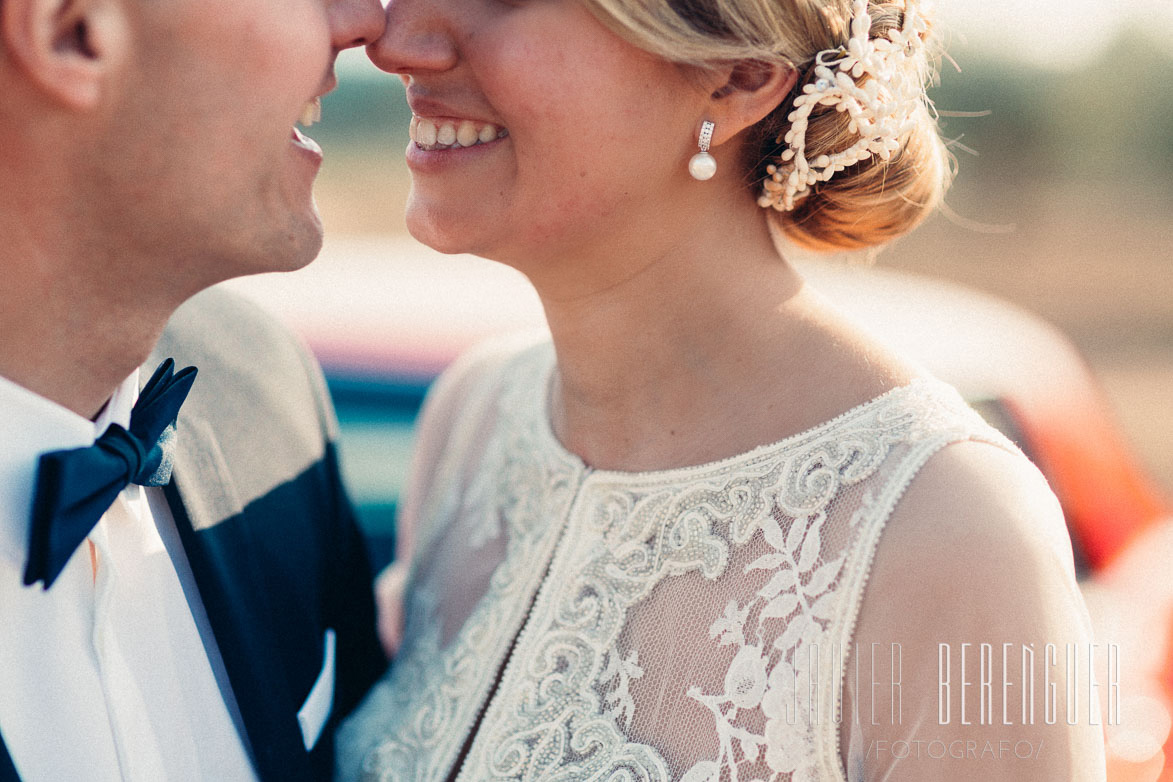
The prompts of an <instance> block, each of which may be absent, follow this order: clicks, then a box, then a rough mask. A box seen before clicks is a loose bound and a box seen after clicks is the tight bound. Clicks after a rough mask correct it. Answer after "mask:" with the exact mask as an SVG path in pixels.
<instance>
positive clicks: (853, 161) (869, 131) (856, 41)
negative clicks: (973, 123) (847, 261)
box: [755, 0, 950, 250]
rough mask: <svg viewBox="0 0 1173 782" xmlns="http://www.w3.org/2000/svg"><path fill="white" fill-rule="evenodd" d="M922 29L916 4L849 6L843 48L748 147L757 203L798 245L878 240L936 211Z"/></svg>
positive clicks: (937, 143) (937, 183)
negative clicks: (754, 153)
mask: <svg viewBox="0 0 1173 782" xmlns="http://www.w3.org/2000/svg"><path fill="white" fill-rule="evenodd" d="M928 33H929V23H928V19H927V18H926V17H925V16H924V15H923V14H922V13H921V9H920V7H919V4H918V2H917V0H905V2H904V5H903V7H901V6H898V5H895V4H892V3H877V4H875V5H872V6H870V7H869V4H868V1H867V0H854V2H853V4H852V18H851V36H850V38H849V39H848V41H847V43H846V45H840V46H838V47H835V48H828V49H824V50H822V51H820V52H818V54H817V55H815V57H814V61H813V62H812V63H811V65H810V66H808V69H807V73H806V78H805V79H803V80H802V82H801V87H800V88H799V89H798V90H797V91H796V93H795V95H794V97H793V98H792V100H791V101H788V102H787V103H786V104H783V106H780V107H779V109H778V110H777V111H775V112H774V115H773V118H774V119H773V122H770V121H769V120H766V121H764V123H763V125H764V126H770V125H773V126H774V127H772V128H766V127H763V130H767V129H769V130H774V131H775V132H774V133H773V134H769V133H766V134H763V136H764V137H763V139H762V141H763V142H764V144H763V145H759V146H758V147H757V148H758V150H759V151H761V152H764V153H765V154H764V155H762V156H761V157H759V160H761V161H762V163H761V164H760V165H759V167H758V170H757V171H756V176H755V181H760V182H762V194H761V196H760V197H759V199H758V203H759V205H761V206H763V207H768V208H772V209H774V210H775V219H776V220H777V221H778V222H779V225H780V226H781V228H782V229H783V230H784V231H785V232H786V233H787V234H788V235H789V236H790V237H791V238H792V239H793V240H794V241H795V242H797V243H799V244H801V245H803V246H806V247H808V248H811V249H816V250H842V249H857V248H861V247H871V246H875V245H879V244H884V243H885V242H888V241H891V240H892V239H895V238H897V237H899V236H901V235H903V234H905V233H907V232H908V231H910V230H912V228H914V227H915V226H916V225H917V224H919V223H920V222H921V221H922V220H923V219H924V218H925V217H926V216H927V215H928V214H929V212H931V211H932V209H933V208H935V207H936V206H937V205H938V204H939V203H940V200H941V197H942V195H943V193H944V191H945V189H946V187H947V185H948V181H949V176H950V172H949V167H948V165H947V153H946V151H945V148H944V144H943V143H942V142H941V140H940V137H939V135H938V133H937V127H936V122H935V120H934V119H933V117H932V115H931V114H930V112H929V109H928V105H929V104H928V99H927V97H926V95H925V86H926V83H927V81H928V79H929V74H930V69H929V67H928V55H927V38H928ZM783 113H785V115H786V116H785V119H784V120H781V121H780V120H779V117H780V115H782V114H783Z"/></svg>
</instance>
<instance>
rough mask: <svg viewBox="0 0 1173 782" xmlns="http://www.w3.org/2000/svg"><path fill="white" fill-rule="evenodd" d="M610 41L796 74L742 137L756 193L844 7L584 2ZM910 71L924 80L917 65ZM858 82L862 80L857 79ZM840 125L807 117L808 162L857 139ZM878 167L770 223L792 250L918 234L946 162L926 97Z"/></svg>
mask: <svg viewBox="0 0 1173 782" xmlns="http://www.w3.org/2000/svg"><path fill="white" fill-rule="evenodd" d="M584 2H585V3H586V5H587V7H588V8H589V9H590V10H591V11H592V13H594V14H595V16H596V17H597V18H599V20H600V21H602V22H603V24H605V25H606V26H608V27H609V28H610V29H611V30H613V31H614V32H615V33H617V34H618V35H620V36H621V37H623V38H624V39H626V40H628V41H629V42H631V43H633V44H634V45H636V46H638V47H640V48H641V49H644V50H646V51H648V52H651V53H653V54H656V55H658V56H660V57H663V58H664V59H666V60H669V61H671V62H676V63H680V64H682V65H687V66H693V67H698V68H706V67H713V66H715V65H720V64H722V63H724V64H728V63H732V62H746V61H757V62H767V63H776V64H781V65H785V66H788V67H791V68H794V69H795V70H796V71H797V74H798V78H797V83H796V85H795V90H794V92H793V93H792V94H791V95H790V96H788V97H787V99H786V100H784V101H782V103H781V104H779V106H778V107H777V108H776V109H774V111H772V112H771V113H770V114H769V115H767V116H766V117H765V118H764V119H763V120H762V121H761V122H759V123H758V124H757V125H755V126H754V127H753V128H752V129H751V130H750V133H749V134H748V141H747V144H746V146H745V149H744V157H743V160H742V163H743V165H744V168H745V172H746V177H747V181H748V182H749V186H750V187H752V188H754V190H755V192H756V191H758V190H760V188H761V183H762V180H763V179H765V178H766V176H767V171H766V167H767V166H769V165H771V164H774V165H777V164H778V162H779V156H780V155H781V153H782V152H783V151H784V150H785V149H786V145H785V143H784V142H783V141H782V139H783V136H785V134H786V131H787V130H788V128H789V121H788V119H787V116H788V115H789V114H790V112H791V110H792V108H793V107H792V101H793V98H794V97H795V96H796V95H798V94H799V93H800V91H801V89H802V87H803V86H804V85H805V84H807V83H808V82H809V81H810V77H811V75H812V73H813V67H812V66H813V65H814V60H815V57H816V55H817V54H818V53H819V52H821V51H826V50H828V49H837V48H839V47H841V46H845V45H846V44H847V41H848V39H849V37H850V29H851V0H584ZM868 12H869V14H870V16H871V18H872V24H871V30H870V35H871V37H872V38H877V37H881V36H884V35H886V34H887V32H888V31H889V30H891V29H892V28H894V27H896V28H899V27H900V25H901V24H902V22H903V17H904V6H903V0H871V2H869V3H868ZM919 67H920V69H921V71H922V73H923V74H924V77H925V80H926V81H927V80H928V77H929V75H930V74H931V72H932V71H931V69H930V68H929V67H928V64H927V63H920V64H919ZM863 78H865V79H866V78H867V76H866V75H865V76H864V77H863ZM849 123H850V118H849V117H848V116H847V114H846V113H844V112H841V111H836V110H835V108H834V107H823V106H820V107H818V108H817V109H816V110H815V111H814V112H812V114H811V116H810V117H809V124H808V126H807V129H806V154H807V156H808V157H809V158H810V159H814V158H816V157H818V156H819V155H822V154H833V153H834V152H837V151H839V150H842V149H844V148H846V147H849V146H850V145H851V144H852V143H854V141H855V140H856V139H857V136H856V134H855V133H854V132H853V131H852V130H851V129H849ZM900 142H901V144H900V148H899V149H898V150H897V151H896V152H895V153H894V154H893V155H892V156H891V157H890V158H889V159H887V160H881V159H879V158H875V157H873V158H869V159H867V160H863V161H861V162H859V163H857V164H855V165H852V166H849V167H848V168H846V169H844V170H843V171H839V172H837V173H836V174H835V175H834V176H833V177H831V179H829V180H828V181H826V182H819V183H818V184H816V185H815V186H814V187H813V188H811V192H810V193H809V194H808V195H806V196H805V197H804V198H802V199H801V200H800V201H798V203H797V204H796V205H795V208H794V209H793V210H792V211H775V210H770V213H771V214H770V218H771V219H773V220H775V221H776V222H777V224H778V227H779V228H781V229H782V231H783V232H784V233H785V234H786V235H787V236H788V237H789V238H790V239H791V240H792V241H794V242H795V243H797V244H800V245H802V246H804V247H807V248H809V249H813V250H820V251H835V250H852V249H860V248H865V247H874V246H877V245H882V244H885V243H887V242H890V241H892V240H893V239H896V238H898V237H900V236H902V235H904V234H906V233H908V232H909V231H911V230H912V229H913V228H915V227H916V226H917V225H919V224H920V223H921V222H922V221H923V220H924V219H925V218H926V217H927V216H928V215H929V214H930V213H931V212H932V211H933V210H934V209H935V208H936V207H937V206H938V204H939V203H940V202H941V199H942V197H943V196H944V193H945V190H946V189H947V187H948V185H949V180H950V178H951V170H950V166H949V156H948V153H947V151H946V149H945V145H944V143H943V142H942V140H941V137H940V134H939V132H938V129H937V124H936V121H935V119H934V118H933V116H932V114H931V113H930V110H929V104H928V101H927V98H926V99H925V100H924V101H923V104H922V106H921V109H920V110H918V112H917V121H916V122H915V123H914V124H913V126H912V128H911V130H909V131H907V132H906V133H905V134H904V136H903V137H902V138H901V139H900Z"/></svg>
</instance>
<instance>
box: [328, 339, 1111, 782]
mask: <svg viewBox="0 0 1173 782" xmlns="http://www.w3.org/2000/svg"><path fill="white" fill-rule="evenodd" d="M553 362H554V357H553V351H552V348H551V347H550V345H548V344H546V343H542V344H537V345H526V346H520V345H518V344H514V343H499V344H497V345H495V346H492V347H488V348H485V349H482V350H481V351H480V352H478V353H477V354H475V355H472V356H469V357H466V358H465V359H463V360H462V361H461V362H459V363H458V365H457V366H455V367H454V368H453V369H452V370H450V371H449V372H448V373H447V374H446V375H445V376H444V377H443V378H442V379H441V380H440V381H439V383H438V384H437V387H436V389H435V391H434V392H433V394H432V396H431V397H430V399H429V402H428V404H427V405H426V407H425V411H424V414H423V419H422V424H421V427H422V428H421V443H420V448H419V451H418V455H417V461H416V467H415V471H414V476H413V479H412V481H411V484H410V486H409V491H408V496H407V497H406V498H405V503H404V509H403V514H402V519H401V523H402V525H403V529H404V535H405V549H407V551H406V553H405V556H406V558H407V559H406V563H407V564H406V566H407V567H409V571H408V577H407V579H406V583H407V587H406V593H405V595H406V597H405V600H406V604H405V616H406V620H405V627H404V633H403V641H402V646H401V647H400V649H399V652H398V654H397V656H396V659H395V661H394V663H393V665H392V668H391V670H390V672H389V673H388V674H387V675H386V677H385V678H384V679H383V680H382V681H381V682H380V683H379V684H378V685H376V687H375V688H374V689H373V690H372V692H371V693H370V694H369V696H368V697H367V700H366V701H365V702H364V703H363V704H362V706H361V707H360V708H359V709H358V711H357V712H356V713H355V714H354V715H353V716H352V717H351V718H350V719H349V720H348V721H347V722H346V723H345V724H344V726H343V728H342V729H341V731H340V734H339V737H338V765H337V772H338V778H339V779H341V780H345V781H349V780H419V781H421V782H422V781H424V780H446V779H458V780H461V781H462V782H465V781H469V780H613V781H614V782H619V781H620V780H623V781H625V782H635V781H636V780H640V781H642V780H684V782H710V781H712V782H721V781H723V780H729V781H731V782H735V781H737V780H744V781H745V782H750V781H751V780H770V781H771V782H775V781H776V782H799V781H801V780H857V779H868V780H872V779H897V778H898V779H902V780H908V779H912V780H916V779H925V780H927V779H944V778H949V779H965V778H973V779H978V778H981V779H991V778H1000V779H1032V780H1033V779H1065V780H1067V779H1098V778H1102V775H1103V755H1102V742H1101V739H1100V732H1099V731H1100V729H1099V728H1098V727H1095V726H1094V724H1090V723H1093V722H1094V719H1089V718H1088V715H1087V713H1084V714H1083V718H1082V719H1081V720H1080V721H1078V722H1077V724H1076V725H1067V724H1065V723H1063V722H1062V721H1056V724H1055V725H1047V724H1045V721H1044V720H1043V719H1042V715H1041V713H1040V715H1039V719H1038V720H1037V722H1036V723H1034V724H1027V725H1024V724H1020V721H1018V720H1017V716H1018V713H1017V708H1018V705H1017V701H1015V704H1014V706H1013V707H1012V708H1010V711H1009V713H1010V715H1011V716H1012V717H1014V718H1015V719H1014V720H1012V721H1011V722H1012V724H1011V725H1002V724H1000V723H999V724H997V725H993V724H989V725H981V724H973V723H974V722H976V721H977V719H978V716H979V715H978V710H977V707H976V706H974V705H973V700H974V699H976V698H977V695H976V694H975V692H976V690H977V689H978V688H977V687H972V688H970V690H969V694H970V696H971V708H970V711H971V713H970V714H969V715H968V716H969V720H968V722H969V723H970V724H963V720H964V719H965V715H962V714H959V713H957V707H956V705H953V706H952V713H949V712H946V713H945V714H944V717H949V719H948V721H947V722H946V723H944V724H942V719H943V715H942V713H941V712H940V705H941V693H942V690H941V687H940V684H939V677H938V670H937V669H938V667H939V665H938V662H939V659H938V658H939V656H940V655H941V654H942V651H941V650H942V647H941V644H948V645H949V648H950V649H951V650H952V654H953V655H954V656H956V655H958V654H959V653H960V652H961V644H963V643H973V644H975V646H974V647H973V648H971V650H970V651H971V654H972V655H973V656H974V658H975V659H976V658H977V656H978V652H977V651H974V649H977V648H978V645H980V644H982V643H986V644H989V645H991V647H992V646H993V645H998V647H999V649H1001V644H1003V643H1011V644H1013V645H1014V646H1013V649H1014V650H1018V649H1020V648H1022V647H1024V646H1027V645H1029V644H1032V643H1033V644H1036V645H1039V648H1042V645H1043V644H1046V643H1048V642H1050V643H1055V644H1058V645H1059V647H1058V648H1064V646H1063V645H1064V644H1067V643H1072V644H1083V645H1085V646H1086V644H1087V643H1088V641H1089V640H1090V638H1089V635H1088V628H1087V620H1086V612H1085V611H1084V609H1083V606H1082V603H1081V601H1080V598H1079V594H1078V590H1077V588H1076V586H1075V582H1074V573H1073V568H1072V564H1071V551H1070V544H1069V542H1068V541H1067V538H1066V532H1065V529H1064V527H1063V524H1062V517H1061V514H1060V513H1059V511H1058V508H1057V506H1056V505H1055V503H1054V499H1053V497H1052V496H1051V495H1050V493H1049V492H1048V491H1047V489H1046V486H1045V483H1043V481H1042V478H1041V476H1039V475H1038V473H1037V471H1036V470H1034V468H1033V467H1032V466H1031V465H1030V464H1029V462H1027V461H1026V460H1025V459H1024V458H1023V457H1022V456H1021V454H1020V453H1018V452H1017V450H1016V449H1015V448H1014V446H1013V445H1012V444H1010V443H1009V442H1008V441H1007V440H1005V438H1003V437H1002V436H1001V435H1000V434H998V433H997V432H996V431H995V430H993V429H992V428H990V427H989V426H987V425H986V424H985V423H984V422H983V421H982V420H981V419H980V418H979V417H978V416H977V415H976V414H975V413H974V412H973V411H972V410H970V409H969V408H968V407H967V406H966V405H965V404H964V402H963V401H962V400H961V399H960V397H959V396H958V395H957V394H956V392H955V391H954V390H953V389H952V388H950V387H949V386H946V385H944V384H942V383H939V382H938V381H935V380H931V379H923V380H917V381H914V382H913V383H912V384H911V385H909V386H906V387H902V388H898V389H895V390H893V391H890V392H889V393H887V394H884V395H883V396H881V397H878V398H877V399H874V400H872V401H871V402H868V403H866V404H863V405H861V406H859V407H856V408H854V409H852V410H850V411H847V412H845V413H844V414H842V415H840V416H838V417H837V418H835V419H833V420H831V421H828V422H826V423H824V424H822V425H820V426H818V427H815V428H814V429H811V430H808V431H806V432H803V433H801V434H798V435H795V436H793V437H789V438H787V439H785V440H783V441H781V442H778V443H774V444H771V445H766V446H762V447H760V448H757V449H754V450H753V451H750V452H748V453H745V454H742V455H740V456H736V457H733V458H729V459H725V460H722V461H719V462H715V463H711V464H706V465H701V466H697V467H689V468H683V469H675V470H666V471H661V472H649V473H620V472H610V471H602V470H592V469H591V468H589V467H588V466H587V465H585V464H583V463H582V462H581V461H580V460H579V459H578V458H577V457H576V456H574V455H573V454H571V453H569V452H567V451H566V450H565V449H564V448H562V446H561V445H560V444H559V443H558V442H557V440H556V439H555V437H554V436H553V433H552V432H551V430H550V428H549V425H548V420H549V418H548V413H547V399H546V394H547V389H548V383H549V378H550V374H551V371H552V368H553ZM886 527H887V528H889V530H890V531H889V532H887V533H884V537H883V539H882V538H881V533H882V532H884V530H885V528H886ZM873 559H874V565H873ZM869 575H870V576H871V586H870V587H869V586H868V584H869ZM894 644H895V646H894ZM877 650H879V651H880V652H881V654H880V657H881V659H880V663H879V664H878V665H873V664H872V662H873V660H874V659H875V658H876V656H877ZM896 650H899V651H896ZM1015 654H1017V651H1015ZM954 664H955V662H954ZM970 664H971V671H970V672H969V673H968V674H967V675H968V676H969V678H970V679H976V678H977V676H976V675H975V674H974V673H973V672H972V671H973V666H974V663H973V662H971V663H970ZM861 666H862V668H861ZM956 676H957V675H956V674H955V687H954V689H953V690H952V691H951V692H952V699H953V700H954V701H955V700H956V698H957V695H958V690H957V686H956V682H957V681H959V680H958V679H957V678H956ZM877 679H878V680H880V681H882V682H883V685H882V686H879V687H877V686H876V684H875V681H876V680H877ZM996 681H997V680H996ZM986 689H989V688H986ZM983 691H984V690H983ZM1003 692H1005V691H1003ZM1015 695H1017V692H1015ZM1085 700H1086V699H1085ZM1054 704H1055V706H1056V708H1065V707H1066V705H1067V700H1066V699H1065V696H1064V695H1062V694H1060V695H1057V696H1056V698H1055V699H1054ZM1091 705H1092V707H1094V704H1091ZM1088 706H1089V704H1087V703H1085V704H1084V707H1085V709H1086V708H1087V707H1088ZM1040 712H1041V710H1040ZM990 713H991V715H992V714H993V706H991V710H990ZM1096 714H1097V715H1098V712H1096ZM877 715H878V717H877ZM998 716H999V717H1000V716H1002V715H1001V713H1000V712H999V714H998ZM914 741H919V742H920V745H919V747H921V748H923V751H922V750H921V749H918V750H917V753H918V756H917V757H913V756H912V755H913V752H912V744H910V742H914ZM991 741H992V742H993V745H992V750H988V748H987V747H986V744H988V743H989V742H991ZM1023 741H1026V742H1027V743H1028V744H1029V746H1030V749H1031V752H1030V753H1027V754H1028V757H1026V758H1021V757H1017V756H1015V755H1014V753H1013V752H1010V751H1008V750H1007V749H1005V748H1004V747H1003V744H1002V742H1008V743H1009V744H1010V745H1016V746H1017V748H1018V750H1019V753H1018V754H1019V755H1021V754H1023V753H1024V752H1025V750H1024V745H1023V744H1022V742H1023ZM932 742H940V745H939V746H938V745H937V744H933V743H932ZM958 742H962V743H961V744H959V743H958ZM970 742H972V745H971V744H970ZM894 744H895V745H896V751H893V745H894ZM930 745H931V746H932V747H933V749H934V750H935V751H930V749H929V746H930ZM905 746H907V748H908V751H907V752H906V751H905ZM979 747H980V749H981V750H982V752H980V753H979V752H978V751H977V749H978V748H979ZM941 748H944V749H945V754H944V755H942V756H941V757H937V755H938V754H940V750H941ZM959 753H960V755H961V757H956V755H957V754H959ZM991 753H992V754H991ZM897 755H903V757H897Z"/></svg>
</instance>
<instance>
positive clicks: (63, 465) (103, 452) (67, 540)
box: [24, 359, 196, 589]
mask: <svg viewBox="0 0 1173 782" xmlns="http://www.w3.org/2000/svg"><path fill="white" fill-rule="evenodd" d="M174 368H175V362H174V361H173V360H171V359H167V360H166V361H164V362H163V363H162V364H160V365H159V368H158V369H156V370H155V374H154V375H152V376H151V379H150V381H149V382H148V383H147V384H146V386H144V387H143V390H142V393H141V394H139V398H138V402H136V403H135V405H134V408H133V409H132V410H131V411H130V429H129V430H127V429H123V428H122V427H121V426H119V425H118V424H110V428H109V429H107V430H106V432H105V433H104V434H103V435H102V436H101V437H99V438H98V440H97V442H95V443H94V444H93V445H91V446H89V447H88V448H75V449H72V450H67V451H53V452H51V453H46V454H43V455H42V456H41V459H40V463H39V465H38V467H37V487H36V491H35V493H34V495H33V518H32V526H31V527H30V528H29V556H28V563H27V565H26V566H25V571H24V583H25V585H26V586H27V585H30V584H35V583H36V582H37V581H44V582H45V589H48V588H49V587H50V586H52V585H53V581H54V580H55V579H56V578H57V576H58V575H60V574H61V571H62V570H64V569H65V564H66V563H67V562H68V561H69V558H70V557H71V556H73V552H74V551H76V550H77V547H78V546H80V545H81V542H82V541H83V540H85V539H86V536H87V535H89V534H90V530H92V529H93V528H94V525H95V524H97V523H98V520H99V519H100V518H102V514H104V513H105V512H106V511H107V510H109V509H110V506H111V505H113V504H114V500H115V499H117V497H118V494H119V493H120V492H121V491H122V490H123V489H125V488H126V487H127V486H128V485H129V484H131V483H137V484H139V485H140V486H166V485H167V483H168V482H170V480H171V460H172V448H173V445H174V438H175V421H176V418H177V417H178V416H179V407H180V405H182V404H183V400H184V399H186V398H187V393H188V391H190V390H191V384H192V382H194V381H195V376H196V369H195V367H188V368H187V369H184V370H182V371H180V372H179V373H177V374H174V375H173V374H172V372H173V370H174Z"/></svg>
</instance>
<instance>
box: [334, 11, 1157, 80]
mask: <svg viewBox="0 0 1173 782" xmlns="http://www.w3.org/2000/svg"><path fill="white" fill-rule="evenodd" d="M384 1H385V0H384ZM936 2H937V16H938V19H939V21H940V22H941V26H942V28H943V29H944V31H945V35H946V39H945V40H946V42H947V44H948V46H947V48H948V49H951V50H956V49H959V48H965V49H971V48H972V49H976V50H979V51H983V52H989V53H992V54H996V55H998V56H999V57H1002V58H1005V59H1008V60H1010V61H1017V62H1022V63H1024V64H1028V65H1033V66H1039V67H1043V68H1048V69H1053V70H1065V69H1071V68H1078V67H1079V66H1080V65H1082V64H1083V63H1085V62H1087V61H1088V60H1091V59H1094V58H1095V57H1096V55H1097V54H1098V53H1099V52H1100V51H1101V50H1102V49H1103V48H1104V47H1105V46H1107V45H1109V44H1110V43H1111V42H1112V40H1113V38H1114V37H1115V36H1116V35H1117V34H1118V33H1119V32H1120V31H1122V30H1123V29H1125V28H1126V27H1127V26H1129V25H1135V26H1141V27H1144V28H1145V29H1148V30H1149V31H1151V32H1153V33H1154V36H1153V38H1154V40H1155V41H1157V42H1158V44H1161V43H1163V45H1164V49H1165V52H1166V54H1169V55H1173V0H936ZM339 68H340V70H342V71H343V72H349V73H352V74H354V73H371V72H372V71H373V66H371V65H370V63H369V62H368V61H367V59H366V57H365V56H364V55H363V53H362V50H357V51H350V52H345V53H343V55H342V57H341V58H340V59H339ZM1120 72H1121V77H1122V78H1124V77H1126V76H1127V75H1128V74H1133V75H1136V74H1139V73H1142V72H1143V63H1132V64H1130V65H1128V66H1127V67H1125V66H1124V65H1122V67H1121V71H1120Z"/></svg>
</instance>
